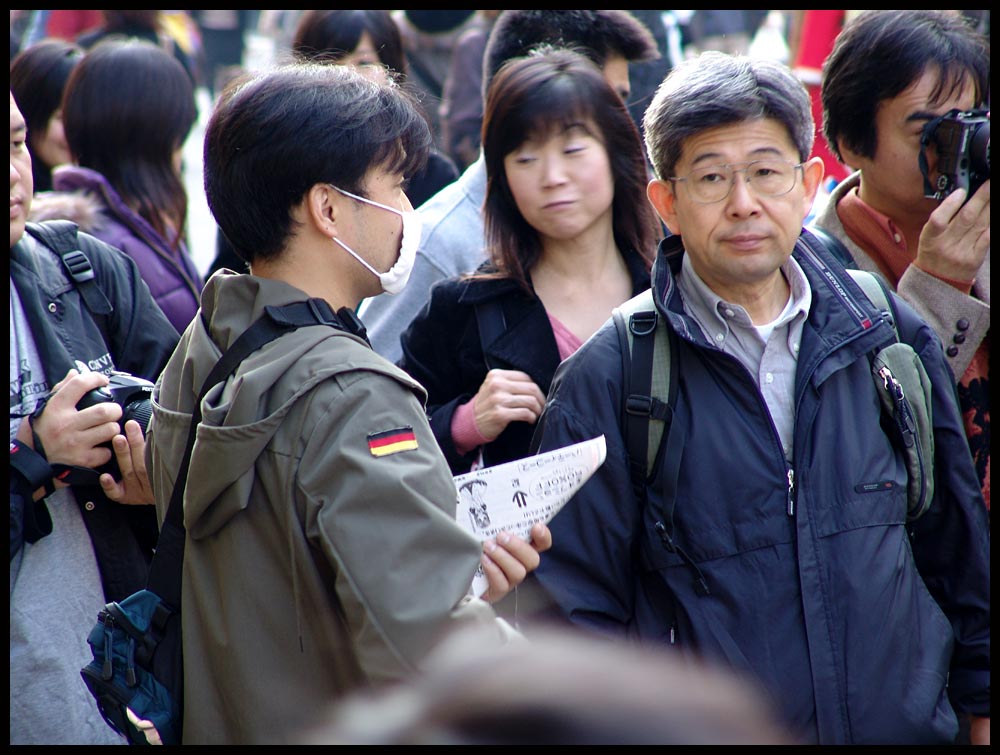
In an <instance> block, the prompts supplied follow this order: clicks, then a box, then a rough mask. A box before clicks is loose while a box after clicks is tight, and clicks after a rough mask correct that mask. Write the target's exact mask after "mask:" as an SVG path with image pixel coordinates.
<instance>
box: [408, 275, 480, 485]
mask: <svg viewBox="0 0 1000 755" xmlns="http://www.w3.org/2000/svg"><path fill="white" fill-rule="evenodd" d="M459 295H460V284H459V283H458V282H457V281H446V282H443V283H440V284H438V285H436V286H434V288H433V289H432V290H431V297H430V299H429V300H428V302H427V303H426V304H425V305H424V307H423V308H422V309H421V310H420V312H419V313H418V314H417V316H416V317H415V318H413V322H411V323H410V326H409V327H408V328H407V329H406V331H404V333H403V335H402V337H401V339H400V344H401V346H402V350H403V355H402V357H401V358H400V360H399V367H400V368H402V369H403V370H404V371H406V372H407V373H408V374H409V375H410V376H411V377H412V378H413V379H414V380H416V381H417V382H418V383H420V384H421V385H422V386H423V387H424V388H425V389H426V390H427V407H426V410H427V418H428V419H429V420H430V424H431V429H432V430H433V431H434V437H435V438H436V439H437V442H438V445H439V446H440V447H441V451H442V452H443V453H444V456H445V458H446V459H447V460H448V466H449V467H450V468H451V473H452V474H453V475H456V474H462V473H465V472H468V471H469V469H470V467H471V466H472V462H473V461H474V459H475V457H476V452H475V451H471V452H469V453H467V454H464V455H463V454H460V453H459V452H458V450H457V449H456V448H455V441H454V439H453V438H452V435H451V421H452V418H453V417H454V415H455V410H456V409H458V407H459V406H461V405H462V404H464V403H466V402H467V401H470V400H471V399H472V397H473V396H475V395H476V392H477V391H478V390H479V386H480V385H482V382H483V380H484V379H485V378H486V371H487V370H486V363H485V361H484V359H483V354H482V349H481V347H480V344H479V335H478V331H477V329H476V320H475V314H474V311H473V308H472V307H470V306H468V305H463V304H460V303H459V301H458V300H459Z"/></svg>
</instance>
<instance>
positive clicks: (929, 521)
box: [521, 52, 990, 744]
mask: <svg viewBox="0 0 1000 755" xmlns="http://www.w3.org/2000/svg"><path fill="white" fill-rule="evenodd" d="M644 127H645V138H646V147H647V151H648V156H649V159H650V162H651V164H652V165H653V168H654V171H655V176H656V177H655V178H654V179H653V180H652V181H651V182H650V183H649V186H648V190H647V193H648V196H649V199H650V201H651V202H652V204H653V206H654V207H655V208H656V210H657V212H658V213H659V215H660V217H661V219H662V220H663V222H664V223H665V224H666V225H667V227H668V228H669V230H670V231H671V233H672V234H673V235H672V236H670V237H668V238H667V239H665V240H664V241H662V242H661V245H660V249H659V252H658V256H657V259H656V263H655V266H654V268H653V284H652V293H653V297H652V298H653V302H654V304H653V305H651V306H655V315H654V317H655V320H654V322H655V321H658V323H659V324H658V325H657V326H656V327H659V328H665V329H666V333H667V335H668V339H667V340H668V343H669V344H670V348H671V358H672V367H673V370H674V372H673V375H672V377H671V385H672V389H673V390H675V391H676V399H675V400H671V401H668V402H660V405H659V406H658V405H657V402H655V401H649V397H646V398H647V405H652V407H653V414H652V418H653V421H655V420H656V419H657V418H659V419H660V420H663V421H664V422H665V429H664V434H663V440H662V444H661V445H660V449H659V454H658V455H657V457H656V462H655V467H654V471H653V474H652V475H651V476H650V477H649V478H648V479H647V480H646V482H645V484H643V482H642V481H641V480H640V481H639V482H638V483H633V480H635V479H636V478H635V477H634V476H633V475H632V474H631V471H632V470H630V466H629V462H628V459H629V455H628V452H627V450H626V449H627V444H626V435H625V432H624V431H623V430H622V426H623V421H624V419H623V418H624V417H626V416H628V415H627V413H629V412H635V411H638V408H637V406H638V403H637V402H636V401H635V399H636V398H637V396H633V395H629V394H630V393H631V392H630V391H629V389H628V387H627V386H629V385H631V384H633V383H630V382H629V381H628V380H627V379H626V374H625V369H624V368H623V364H625V365H626V366H627V365H628V362H629V359H628V354H627V353H623V349H626V350H627V349H628V346H627V345H626V346H623V345H622V341H621V340H620V339H619V336H618V333H617V332H616V328H615V327H614V325H612V324H610V323H609V324H607V325H605V326H604V327H603V328H602V329H601V330H600V331H598V333H596V334H595V335H594V337H593V338H591V340H590V341H589V342H588V343H587V344H585V345H584V346H583V347H582V348H580V350H579V351H578V352H576V354H574V355H573V356H572V357H570V358H569V359H568V360H566V361H565V362H564V363H563V365H562V367H561V368H560V371H559V372H558V373H557V375H556V378H555V380H554V382H553V387H552V390H551V392H550V396H549V400H548V403H547V406H546V409H545V412H544V413H543V415H542V417H541V419H540V420H539V427H538V430H537V431H536V434H535V440H534V443H533V447H534V448H535V449H536V450H538V451H547V450H550V449H553V448H558V447H561V446H565V445H567V444H569V443H573V442H577V441H581V440H585V439H587V438H592V437H594V436H596V435H600V434H603V435H604V436H605V438H606V441H607V449H608V452H607V460H606V461H605V463H604V464H603V465H602V466H601V468H600V469H599V470H598V471H597V472H596V473H595V475H594V476H593V478H591V480H590V481H588V483H587V485H586V486H585V487H584V488H583V489H581V491H580V493H579V494H578V495H577V496H576V497H575V499H574V500H573V501H572V502H571V504H570V505H568V506H566V507H565V508H563V509H562V511H561V512H560V513H559V514H558V515H556V517H555V518H554V519H553V521H552V522H551V523H550V528H551V530H552V536H553V542H554V543H555V545H554V547H553V549H552V550H551V551H550V552H548V553H546V558H545V559H544V560H543V563H542V564H541V566H540V567H539V569H538V570H537V571H536V572H534V573H533V575H532V576H531V577H530V578H529V579H528V580H527V582H526V584H525V587H523V588H522V590H526V589H527V588H528V587H531V588H538V589H539V592H538V593H537V594H533V595H532V596H531V597H532V599H533V600H532V602H534V600H535V599H544V600H546V601H547V607H548V608H550V609H551V610H552V613H554V614H555V615H557V616H561V617H562V618H564V619H567V620H569V621H571V622H572V623H574V624H576V625H579V626H581V627H585V628H588V629H591V630H594V631H597V632H601V633H605V634H611V635H616V636H620V637H622V638H625V637H628V638H630V639H632V640H635V641H639V642H663V643H669V644H670V645H673V646H676V648H677V649H678V651H679V652H683V653H689V654H691V655H692V656H698V657H701V658H705V659H709V660H711V661H714V662H718V663H721V664H724V665H726V666H729V667H732V668H734V669H736V670H737V671H738V672H740V673H742V674H745V675H747V676H748V677H749V678H751V679H753V680H755V681H756V682H758V683H760V685H761V686H762V687H763V688H764V689H765V690H768V691H769V692H770V693H771V695H772V696H773V700H772V702H773V703H774V704H775V706H776V707H777V708H778V709H779V710H780V711H781V713H782V714H783V718H784V721H785V723H786V724H787V726H788V727H789V730H790V731H791V732H792V734H793V735H794V736H795V737H797V738H799V739H801V740H802V741H805V742H815V743H819V744H876V743H886V744H888V743H892V744H903V743H907V744H910V743H912V744H917V743H922V744H930V743H938V744H940V743H949V742H951V741H953V740H954V739H955V736H956V733H957V731H958V724H957V716H959V715H961V716H967V715H970V714H973V715H978V716H985V717H987V720H986V737H987V741H988V716H989V689H990V682H989V677H990V661H989V645H990V623H989V621H990V617H989V554H990V545H989V535H988V532H989V528H988V525H987V523H986V521H985V520H986V511H985V509H984V507H983V504H982V499H981V494H980V491H979V486H978V483H977V480H976V476H975V472H974V469H973V466H972V460H971V457H970V454H969V450H968V446H967V445H966V443H965V440H964V437H963V433H962V419H961V416H960V414H959V411H958V405H957V402H956V398H955V391H954V384H953V382H952V378H951V373H950V372H949V370H948V366H947V364H946V361H945V356H944V354H943V352H942V348H941V341H940V339H939V338H938V336H937V335H936V334H935V333H934V331H933V329H932V328H931V327H930V326H929V325H927V323H926V322H924V321H923V320H922V319H921V318H920V317H919V316H918V315H917V314H916V313H915V312H914V310H913V309H912V308H911V307H910V306H909V305H907V304H906V303H905V302H904V301H903V300H901V299H899V298H898V297H896V296H895V295H890V297H891V304H892V307H893V309H894V310H895V313H896V315H897V319H896V325H897V327H898V330H899V333H900V337H901V339H902V340H903V341H904V342H905V343H907V344H909V345H910V346H912V348H913V349H914V351H915V352H916V354H917V355H918V357H919V359H920V361H921V362H922V364H923V366H924V368H925V369H926V371H927V374H928V376H929V379H930V381H931V383H932V384H933V424H934V441H935V444H936V451H937V453H936V457H935V467H934V476H935V480H934V481H935V484H936V489H935V495H934V498H933V500H932V503H931V505H930V508H929V510H928V511H927V512H926V513H925V514H923V516H921V517H920V518H917V519H912V520H910V519H908V516H907V480H908V476H907V467H906V464H905V460H904V455H903V453H902V452H901V450H900V447H899V445H898V443H897V439H896V438H895V434H896V430H895V428H894V427H892V426H891V423H886V422H885V420H884V418H883V415H882V411H881V409H880V402H879V397H878V395H877V392H876V388H875V384H874V381H873V379H872V372H871V370H872V365H871V362H870V356H871V354H872V353H873V352H874V351H877V350H878V349H880V348H881V347H883V346H885V345H887V344H888V343H891V342H892V341H893V340H894V337H895V336H894V333H893V327H892V323H891V321H890V320H889V318H888V317H887V313H885V312H883V311H880V310H879V309H878V308H877V307H876V306H874V305H873V304H872V302H871V301H869V300H868V299H867V297H866V296H865V295H864V294H863V292H862V291H861V289H860V288H859V287H858V285H857V284H856V283H855V282H854V279H853V278H852V277H851V276H850V275H848V274H847V272H846V270H845V269H844V268H843V266H842V265H841V264H840V263H839V262H838V261H837V259H836V258H835V257H834V256H833V254H831V253H830V250H829V249H828V248H827V247H826V246H825V245H824V244H821V243H819V242H818V240H817V239H816V238H815V237H813V236H812V235H811V234H808V233H804V232H803V227H802V224H803V222H804V220H805V218H806V216H807V215H808V214H809V212H810V209H811V205H812V202H813V199H814V197H815V196H816V191H817V188H818V187H819V185H820V183H821V181H822V178H823V164H822V161H821V160H820V159H819V158H811V159H810V157H809V155H810V152H811V148H812V143H813V133H814V131H813V121H812V117H811V115H810V102H809V97H808V95H807V93H806V91H805V89H804V88H803V87H802V85H801V84H800V83H799V82H798V81H797V80H796V79H795V77H794V75H793V74H792V73H791V72H790V71H789V70H788V69H787V68H786V67H785V66H783V65H781V64H778V63H774V62H770V61H765V60H755V59H750V58H746V57H735V56H729V55H724V54H721V53H715V52H706V53H703V54H702V55H700V56H699V57H697V58H694V59H691V60H689V61H686V62H684V63H683V64H681V65H680V66H678V67H677V68H676V69H674V71H673V72H672V73H671V74H670V75H668V76H667V78H666V79H665V80H664V82H663V83H662V84H661V86H660V88H659V89H658V91H657V94H656V96H655V98H654V100H653V102H652V104H651V105H650V107H649V109H648V110H647V112H646V115H645V122H644ZM656 364H658V363H656ZM626 398H627V399H629V400H628V401H626ZM644 432H645V430H644ZM644 456H645V455H644ZM643 461H645V458H644V457H643ZM643 471H645V470H643ZM959 553H960V554H962V556H961V558H960V559H957V558H955V556H954V554H959ZM532 592H534V590H532ZM523 594H524V593H522V595H523ZM521 625H522V626H525V623H524V621H523V617H522V624H521ZM529 636H530V632H529Z"/></svg>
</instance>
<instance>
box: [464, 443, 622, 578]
mask: <svg viewBox="0 0 1000 755" xmlns="http://www.w3.org/2000/svg"><path fill="white" fill-rule="evenodd" d="M606 453H607V446H606V444H605V441H604V436H603V435H599V436H597V437H596V438H592V439H591V440H586V441H583V442H582V443H575V444H573V445H571V446H566V447H564V448H557V449H554V450H552V451H546V452H545V453H541V454H537V455H535V456H528V457H526V458H524V459H517V460H515V461H511V462H507V463H506V464H498V465H496V466H493V467H486V468H485V469H477V470H475V471H473V472H468V473H467V474H462V475H458V476H457V477H455V488H456V489H457V491H458V507H457V510H456V518H457V520H458V523H459V524H460V525H462V526H463V527H465V529H467V530H468V531H469V532H471V533H472V534H473V535H475V536H476V537H477V538H478V539H479V540H480V541H485V540H488V539H490V538H494V537H496V536H497V535H498V534H499V533H500V532H501V531H503V530H506V531H507V532H510V533H511V534H514V535H519V536H520V537H522V538H524V539H525V540H528V539H530V535H531V527H532V525H533V524H534V523H535V522H548V521H549V520H550V519H552V517H553V516H555V515H556V512H558V511H559V509H561V508H562V507H563V506H564V505H565V504H566V502H567V501H569V499H570V498H572V497H573V494H574V493H576V491H577V490H579V489H580V487H581V486H582V485H583V483H585V482H586V481H587V480H588V479H590V476H591V475H592V474H594V472H595V471H596V470H597V468H598V467H600V466H601V464H603V463H604V458H605V455H606ZM543 558H544V556H543ZM486 587H487V580H486V575H485V573H484V572H483V570H482V568H481V567H480V568H479V569H478V570H477V571H476V575H475V577H474V578H473V582H472V592H473V594H474V595H482V593H483V592H485V590H486Z"/></svg>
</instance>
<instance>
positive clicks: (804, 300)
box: [678, 255, 812, 461]
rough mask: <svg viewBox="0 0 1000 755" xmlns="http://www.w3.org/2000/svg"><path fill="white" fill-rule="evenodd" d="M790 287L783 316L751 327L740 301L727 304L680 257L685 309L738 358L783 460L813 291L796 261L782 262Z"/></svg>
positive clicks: (789, 454)
mask: <svg viewBox="0 0 1000 755" xmlns="http://www.w3.org/2000/svg"><path fill="white" fill-rule="evenodd" d="M781 272H782V274H783V275H784V276H785V280H787V281H788V283H789V288H790V289H791V291H790V293H789V296H788V301H787V302H786V304H785V307H784V309H783V310H782V311H781V314H780V315H778V317H777V318H776V319H775V320H773V321H772V322H770V323H767V324H766V325H754V324H753V321H752V320H751V319H750V315H749V314H748V313H747V311H746V310H745V309H744V308H743V307H741V306H740V305H739V304H734V303H732V302H727V301H725V300H723V299H722V298H720V297H719V296H718V294H716V293H715V292H714V291H712V289H710V288H709V287H708V284H706V283H705V281H703V280H702V279H701V277H699V275H698V274H697V273H696V272H695V270H694V267H693V266H692V265H691V259H690V257H689V256H688V255H684V259H683V260H682V263H681V273H680V275H679V276H678V287H679V290H680V294H681V299H682V301H683V302H684V311H685V312H687V313H688V314H689V315H690V316H691V317H693V318H694V320H695V321H696V322H697V323H698V325H699V326H700V327H701V330H702V332H703V333H704V334H705V337H706V338H708V339H709V340H710V341H711V342H712V343H714V344H715V345H716V346H717V347H718V348H720V349H721V350H722V351H724V352H726V353H727V354H729V355H731V356H734V357H736V358H737V359H739V360H740V363H741V364H742V365H743V366H744V367H746V368H747V371H748V372H749V373H750V375H751V376H752V377H753V378H754V381H755V382H756V383H757V388H758V390H759V391H760V394H761V396H762V397H763V399H764V403H765V404H767V409H768V411H769V412H770V413H771V421H772V422H773V423H774V428H775V430H776V431H777V432H778V437H779V438H780V439H781V447H782V449H783V450H784V452H785V458H786V459H788V460H789V461H791V460H792V454H793V452H792V449H793V444H792V437H793V427H794V425H795V368H796V366H797V364H798V359H799V343H800V342H801V340H802V325H803V323H804V322H805V319H806V317H807V316H808V314H809V306H810V304H811V303H812V290H811V289H810V288H809V281H808V279H807V278H806V276H805V273H804V272H803V271H802V268H801V267H800V266H799V263H797V262H796V261H795V260H794V259H792V258H791V257H789V258H788V261H787V262H785V264H783V265H782V266H781Z"/></svg>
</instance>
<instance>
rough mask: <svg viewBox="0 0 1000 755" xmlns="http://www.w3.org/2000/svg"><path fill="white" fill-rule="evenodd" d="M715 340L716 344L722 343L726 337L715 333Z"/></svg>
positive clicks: (723, 334)
mask: <svg viewBox="0 0 1000 755" xmlns="http://www.w3.org/2000/svg"><path fill="white" fill-rule="evenodd" d="M715 340H716V341H717V342H718V343H722V342H723V341H725V340H726V335H725V333H716V334H715Z"/></svg>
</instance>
